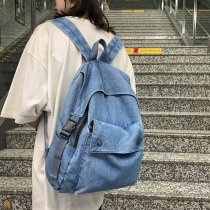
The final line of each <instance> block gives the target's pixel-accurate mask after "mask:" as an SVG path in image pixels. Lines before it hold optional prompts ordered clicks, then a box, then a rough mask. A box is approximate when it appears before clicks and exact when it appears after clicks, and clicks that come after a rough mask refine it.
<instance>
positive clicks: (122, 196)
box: [103, 181, 210, 210]
mask: <svg viewBox="0 0 210 210" xmlns="http://www.w3.org/2000/svg"><path fill="white" fill-rule="evenodd" d="M209 189H210V188H209V184H208V183H184V182H178V183H177V182H163V181H138V182H137V184H136V185H134V186H131V187H127V188H121V189H118V190H113V191H108V192H106V193H105V200H104V204H103V205H104V208H105V209H109V210H127V209H147V210H154V209H167V210H172V209H182V210H184V209H208V208H209V205H210V190H209Z"/></svg>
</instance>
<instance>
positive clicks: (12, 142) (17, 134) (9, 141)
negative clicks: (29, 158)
mask: <svg viewBox="0 0 210 210" xmlns="http://www.w3.org/2000/svg"><path fill="white" fill-rule="evenodd" d="M5 136H6V145H7V149H33V148H34V142H35V138H36V130H35V129H34V128H32V127H18V128H15V129H12V130H9V131H6V132H5Z"/></svg>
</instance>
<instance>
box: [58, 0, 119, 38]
mask: <svg viewBox="0 0 210 210" xmlns="http://www.w3.org/2000/svg"><path fill="white" fill-rule="evenodd" d="M64 1H65V6H66V1H67V0H64ZM68 1H71V0H68ZM64 16H73V17H80V18H81V17H83V16H85V17H87V18H88V19H89V20H90V22H91V23H92V24H94V25H95V26H96V27H97V28H100V29H103V30H104V31H107V32H111V33H112V34H116V33H115V31H114V27H111V26H109V21H108V20H107V18H106V16H105V15H104V13H103V11H102V9H101V8H100V5H99V3H98V0H76V1H75V4H74V6H73V7H71V8H70V9H69V10H68V11H67V12H66V13H65V12H64V11H62V15H61V14H58V13H56V14H55V17H54V18H59V17H64Z"/></svg>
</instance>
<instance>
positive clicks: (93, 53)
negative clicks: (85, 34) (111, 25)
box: [90, 39, 108, 63]
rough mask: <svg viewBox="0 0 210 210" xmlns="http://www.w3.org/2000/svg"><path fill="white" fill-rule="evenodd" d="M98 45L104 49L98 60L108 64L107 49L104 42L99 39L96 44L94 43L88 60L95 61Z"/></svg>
mask: <svg viewBox="0 0 210 210" xmlns="http://www.w3.org/2000/svg"><path fill="white" fill-rule="evenodd" d="M98 44H101V45H102V46H103V47H104V53H103V55H102V57H100V60H101V61H103V62H106V63H107V62H108V54H107V47H106V42H105V41H104V40H103V39H99V40H98V41H97V42H95V43H94V45H93V47H92V50H91V53H90V60H96V59H97V56H98Z"/></svg>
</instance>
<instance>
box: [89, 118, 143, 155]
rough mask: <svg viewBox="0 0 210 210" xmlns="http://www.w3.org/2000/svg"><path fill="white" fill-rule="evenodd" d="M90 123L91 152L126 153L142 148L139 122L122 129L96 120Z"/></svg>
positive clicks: (141, 132)
mask: <svg viewBox="0 0 210 210" xmlns="http://www.w3.org/2000/svg"><path fill="white" fill-rule="evenodd" d="M91 125H92V139H91V144H90V151H91V153H119V154H126V153H132V152H135V151H140V150H143V141H142V139H143V130H142V128H143V127H142V125H140V123H139V122H137V123H134V124H132V125H130V126H128V127H126V128H124V129H123V128H121V127H118V126H116V125H111V124H108V123H104V122H100V121H98V120H93V121H91Z"/></svg>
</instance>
